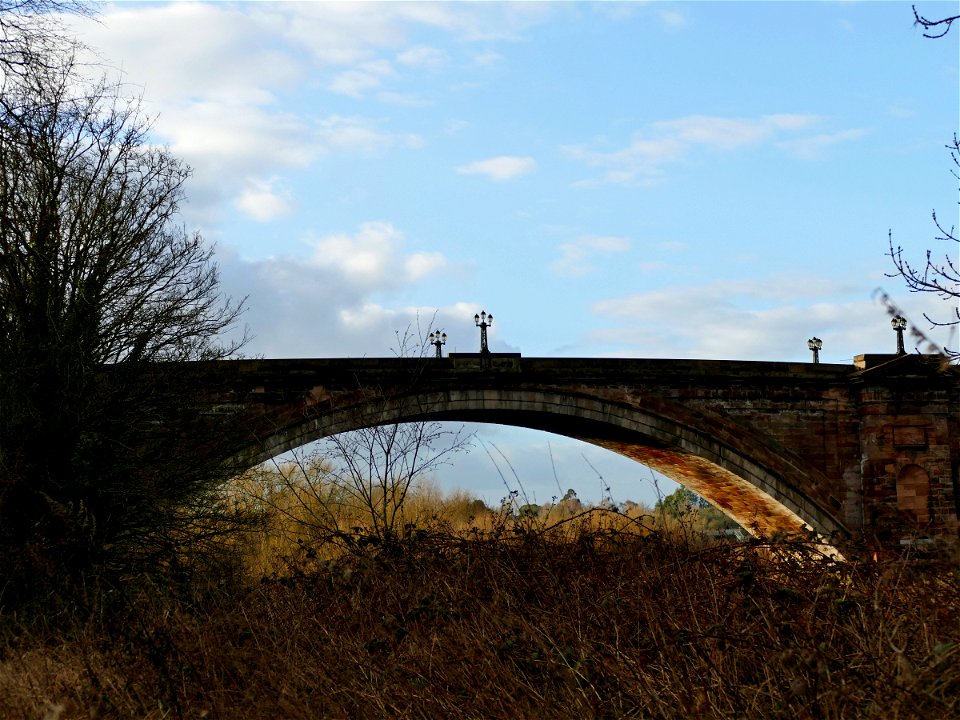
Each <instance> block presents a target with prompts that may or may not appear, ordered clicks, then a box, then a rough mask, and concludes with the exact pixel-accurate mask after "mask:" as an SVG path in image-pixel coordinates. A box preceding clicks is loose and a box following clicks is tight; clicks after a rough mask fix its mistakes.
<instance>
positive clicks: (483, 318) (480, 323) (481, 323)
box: [473, 310, 493, 355]
mask: <svg viewBox="0 0 960 720" xmlns="http://www.w3.org/2000/svg"><path fill="white" fill-rule="evenodd" d="M473 321H474V322H475V323H476V324H477V327H478V328H480V352H481V353H483V354H485V355H486V354H489V353H490V348H488V347H487V328H488V327H490V326H491V325H493V315H487V313H486V311H485V310H481V311H480V314H479V315H474V316H473Z"/></svg>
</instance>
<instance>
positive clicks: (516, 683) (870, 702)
mask: <svg viewBox="0 0 960 720" xmlns="http://www.w3.org/2000/svg"><path fill="white" fill-rule="evenodd" d="M639 528H640V525H639V524H637V523H635V522H627V521H624V522H618V523H604V522H599V521H597V520H594V519H591V515H590V514H588V515H586V516H582V517H580V518H573V519H570V520H568V521H567V522H563V523H560V524H559V525H555V526H554V527H552V528H547V527H544V526H543V525H534V524H532V523H529V522H526V523H525V522H523V521H504V522H502V523H499V524H495V526H493V527H492V528H491V529H488V530H483V531H480V530H477V529H474V530H473V531H462V532H452V531H445V532H440V531H430V532H428V531H423V530H417V529H415V528H408V532H407V533H406V537H402V538H397V539H395V540H393V541H389V542H372V543H370V544H367V545H365V546H364V547H363V549H362V551H360V550H358V551H355V552H352V553H343V554H341V555H340V556H339V557H337V558H334V559H329V560H327V559H320V558H319V557H318V556H317V553H316V552H315V551H313V549H312V548H302V551H301V552H300V553H299V554H297V555H295V556H291V557H288V558H287V571H286V572H284V573H279V572H278V573H276V574H274V575H272V576H267V577H262V578H259V579H258V580H255V581H254V580H249V579H245V578H244V577H243V572H242V570H241V569H239V567H238V566H237V565H236V564H235V563H234V564H231V563H230V562H225V565H224V567H221V568H220V569H219V573H218V574H217V575H216V577H217V578H218V579H217V580H216V582H214V581H213V578H214V577H215V576H214V575H213V574H211V572H212V571H211V570H210V569H209V568H208V569H207V571H206V575H205V576H204V577H205V581H204V582H199V581H198V580H196V579H194V580H193V581H192V582H186V581H184V582H183V583H180V584H179V585H178V584H177V583H174V582H173V581H168V582H167V584H165V585H163V586H161V585H159V584H156V583H154V584H151V583H148V582H146V581H145V580H144V579H143V578H140V579H137V580H136V581H134V582H130V583H128V584H127V585H126V586H125V589H124V590H123V591H122V592H120V593H119V594H118V595H115V596H114V597H111V598H103V597H101V598H99V599H98V600H97V602H94V603H91V604H90V607H88V608H87V611H86V612H85V613H84V612H81V611H79V610H78V611H77V612H76V613H74V614H73V615H71V616H68V617H63V618H59V619H57V626H56V627H54V626H53V625H52V624H47V625H41V624H38V623H36V622H34V623H32V624H30V625H27V626H25V625H23V624H20V625H18V624H17V618H15V617H6V618H5V620H6V628H5V637H4V638H3V642H2V643H0V646H2V663H0V717H3V718H43V717H46V718H51V719H53V718H59V719H60V720H65V719H66V718H76V717H83V718H88V717H97V718H121V717H146V718H163V717H184V718H199V717H210V718H216V717H224V718H228V717H229V718H235V717H243V718H318V717H330V718H384V717H422V718H438V717H458V718H459V717H463V718H500V717H503V718H522V717H542V718H559V717H563V718H602V717H611V718H614V717H654V718H656V717H663V718H688V717H698V718H700V717H702V718H720V717H737V718H771V717H783V718H859V717H864V718H869V717H876V718H946V717H955V716H957V715H958V714H960V710H958V708H957V703H958V698H960V650H958V641H960V577H958V572H957V568H956V563H955V562H952V561H946V560H913V561H911V562H905V561H904V560H902V559H897V560H887V561H881V562H866V563H862V564H846V563H837V562H835V561H833V560H830V559H829V558H826V557H824V556H823V555H821V554H819V553H818V552H817V551H816V550H815V549H813V548H810V547H806V546H802V545H772V544H764V543H741V544H733V543H721V544H714V545H706V544H704V543H702V542H697V541H696V540H695V538H693V537H692V536H685V535H684V534H683V533H682V532H666V531H663V532H649V531H646V530H640V529H639ZM227 560H229V558H227ZM133 588H136V589H135V590H134V589H133ZM121 596H122V597H121Z"/></svg>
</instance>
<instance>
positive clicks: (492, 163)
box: [457, 155, 537, 182]
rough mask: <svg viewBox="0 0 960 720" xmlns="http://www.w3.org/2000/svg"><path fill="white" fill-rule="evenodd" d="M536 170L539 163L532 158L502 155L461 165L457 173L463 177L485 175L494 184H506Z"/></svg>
mask: <svg viewBox="0 0 960 720" xmlns="http://www.w3.org/2000/svg"><path fill="white" fill-rule="evenodd" d="M536 168H537V161H536V160H534V159H533V158H532V157H518V156H514V155H500V156H498V157H492V158H487V159H486V160H477V161H475V162H472V163H468V164H467V165H460V166H459V167H457V172H458V173H460V174H461V175H485V176H486V177H487V178H488V179H490V180H493V181H494V182H504V181H506V180H513V179H514V178H516V177H520V176H521V175H526V174H527V173H531V172H533V171H534V170H536Z"/></svg>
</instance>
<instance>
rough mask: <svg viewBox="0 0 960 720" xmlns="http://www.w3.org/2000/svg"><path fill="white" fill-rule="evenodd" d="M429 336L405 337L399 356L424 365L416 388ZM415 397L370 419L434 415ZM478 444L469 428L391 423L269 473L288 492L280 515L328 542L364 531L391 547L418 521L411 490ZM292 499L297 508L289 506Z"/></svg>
mask: <svg viewBox="0 0 960 720" xmlns="http://www.w3.org/2000/svg"><path fill="white" fill-rule="evenodd" d="M424 338H425V336H424V335H421V334H420V333H419V332H414V331H413V330H412V329H411V328H408V329H407V330H406V331H405V332H404V333H402V334H401V333H398V334H397V347H396V348H395V353H396V354H397V355H398V356H402V357H415V358H418V359H419V360H420V361H421V363H418V364H417V365H416V367H415V369H413V370H412V372H411V376H410V388H408V389H414V390H415V388H416V384H417V378H418V377H419V375H420V373H421V372H422V370H423V369H424V367H425V366H426V364H428V363H430V362H432V361H433V360H432V358H429V357H427V356H426V355H427V353H426V347H427V345H426V342H425V339H424ZM405 394H406V395H407V397H406V398H404V397H403V396H404V395H405ZM415 395H416V393H415V392H411V393H401V394H400V397H399V398H398V397H397V396H391V397H387V396H381V397H379V398H377V399H376V400H375V403H376V404H379V405H380V406H381V408H382V409H377V410H374V411H373V412H372V413H371V414H370V415H369V416H373V417H391V416H393V417H396V418H397V419H398V420H399V419H401V418H403V417H404V416H409V415H423V414H425V413H427V412H429V408H426V407H422V406H419V405H417V406H412V405H411V403H414V402H415V400H412V399H409V398H410V397H413V396H415ZM368 409H369V408H368ZM470 439H471V436H470V435H469V434H467V433H465V431H464V428H463V427H462V426H460V427H458V428H453V429H450V428H449V427H445V426H444V425H442V424H441V423H438V422H431V421H417V422H387V423H384V424H379V425H374V426H370V427H364V428H361V429H358V430H353V431H350V432H345V433H341V434H339V435H334V436H332V437H329V438H325V439H323V440H321V441H320V442H319V443H318V444H317V446H316V447H315V448H314V449H313V450H312V452H311V453H310V454H309V455H308V456H306V457H296V458H295V459H294V461H293V463H292V466H290V467H287V468H283V469H281V468H277V470H278V471H280V472H277V473H271V474H268V478H269V479H270V481H271V482H279V483H280V484H281V485H282V487H283V491H284V492H283V493H282V495H283V497H284V501H283V502H282V503H280V502H277V503H274V509H275V510H280V511H281V512H283V513H284V514H286V515H287V516H288V517H290V518H292V519H294V520H295V523H296V524H297V525H299V526H300V527H301V528H303V529H304V530H308V531H311V532H312V533H313V534H314V535H318V536H320V537H321V538H322V539H327V540H333V541H338V542H340V543H341V544H347V545H351V544H352V543H353V542H354V541H355V540H356V533H353V532H352V530H353V529H354V528H359V530H360V535H361V536H362V537H364V538H375V539H377V540H379V541H390V540H392V539H395V538H398V537H400V535H401V532H400V531H401V530H402V529H403V526H404V525H407V524H408V523H415V522H416V521H417V518H415V517H414V516H413V515H411V514H410V513H409V512H408V508H407V499H408V496H409V493H410V491H411V490H412V489H413V488H414V487H415V486H416V484H417V483H418V482H419V481H421V480H424V479H426V478H427V477H428V476H429V475H430V474H431V473H432V472H434V471H435V470H437V469H439V468H440V467H442V466H444V465H446V464H448V463H449V462H450V461H451V460H452V459H453V457H454V456H455V455H456V454H458V453H461V452H465V451H467V450H468V449H469V446H470ZM290 498H292V499H293V500H294V501H295V502H294V503H293V504H290V503H289V502H287V500H289V499H290Z"/></svg>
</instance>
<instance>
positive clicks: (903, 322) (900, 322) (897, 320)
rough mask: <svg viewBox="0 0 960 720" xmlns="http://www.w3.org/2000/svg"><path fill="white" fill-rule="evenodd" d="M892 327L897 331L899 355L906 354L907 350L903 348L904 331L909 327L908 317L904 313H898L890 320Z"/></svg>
mask: <svg viewBox="0 0 960 720" xmlns="http://www.w3.org/2000/svg"><path fill="white" fill-rule="evenodd" d="M890 327H892V328H893V330H894V332H895V333H897V355H906V354H907V351H906V350H904V348H903V331H904V328H906V327H907V319H906V318H905V317H903V316H902V315H896V316H894V317H893V318H892V319H891V320H890Z"/></svg>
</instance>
